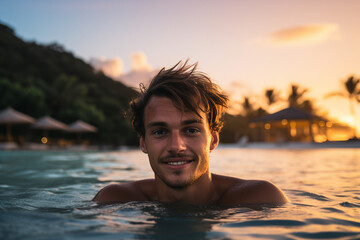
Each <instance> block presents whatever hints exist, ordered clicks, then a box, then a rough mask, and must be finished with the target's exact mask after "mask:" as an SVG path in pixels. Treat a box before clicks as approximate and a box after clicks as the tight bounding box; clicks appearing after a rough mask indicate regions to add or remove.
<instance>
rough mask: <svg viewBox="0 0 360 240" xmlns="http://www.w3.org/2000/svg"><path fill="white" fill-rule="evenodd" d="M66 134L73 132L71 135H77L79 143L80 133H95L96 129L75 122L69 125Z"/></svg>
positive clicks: (78, 121) (80, 122) (83, 123)
mask: <svg viewBox="0 0 360 240" xmlns="http://www.w3.org/2000/svg"><path fill="white" fill-rule="evenodd" d="M67 131H68V132H73V133H77V135H78V140H79V142H80V140H81V133H85V132H97V128H96V127H94V126H92V125H90V124H88V123H86V122H83V121H81V120H77V121H76V122H73V123H72V124H70V125H69V126H68V130H67Z"/></svg>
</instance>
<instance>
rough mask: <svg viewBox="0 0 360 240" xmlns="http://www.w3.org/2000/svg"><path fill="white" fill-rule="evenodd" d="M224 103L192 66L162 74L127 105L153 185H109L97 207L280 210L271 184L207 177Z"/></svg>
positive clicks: (279, 193)
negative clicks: (143, 204) (133, 204)
mask: <svg viewBox="0 0 360 240" xmlns="http://www.w3.org/2000/svg"><path fill="white" fill-rule="evenodd" d="M227 103H228V98H227V96H226V95H224V94H222V93H221V92H220V89H219V87H218V86H217V85H215V84H214V83H212V82H211V80H210V79H209V77H208V76H206V75H205V74H203V73H201V72H198V71H196V64H194V65H190V66H189V65H187V62H185V64H183V65H181V64H180V63H178V64H177V65H175V66H174V67H173V68H171V69H168V70H166V69H165V68H163V69H162V70H161V71H160V72H159V73H158V74H157V76H155V77H154V78H153V80H152V81H151V83H150V85H149V87H148V88H147V89H145V87H144V86H141V93H140V96H139V97H138V98H137V99H135V100H134V101H132V102H131V103H130V110H131V118H132V125H133V127H134V128H135V130H136V131H137V132H138V134H139V136H140V148H141V150H142V151H143V152H144V153H146V154H148V157H149V161H150V165H151V168H152V170H153V171H154V174H155V178H154V179H146V180H140V181H135V182H131V183H125V184H112V185H109V186H106V187H105V188H103V189H102V190H101V191H99V193H98V194H97V195H96V196H95V197H94V199H93V200H94V201H96V202H98V203H124V202H129V201H158V202H181V203H188V204H197V205H235V204H282V203H286V202H287V198H286V196H285V195H284V194H283V193H282V191H281V190H280V189H279V188H277V187H276V186H274V185H273V184H272V183H270V182H267V181H262V180H244V179H238V178H233V177H228V176H221V175H217V174H213V173H211V172H210V167H209V165H210V163H209V159H210V152H211V151H212V150H214V149H215V148H216V147H217V145H218V143H219V131H220V129H221V127H222V119H221V118H222V115H223V113H224V111H225V110H226V107H227Z"/></svg>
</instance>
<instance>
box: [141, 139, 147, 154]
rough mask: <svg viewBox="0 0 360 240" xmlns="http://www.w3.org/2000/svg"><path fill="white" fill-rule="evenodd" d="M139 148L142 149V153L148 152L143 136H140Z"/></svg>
mask: <svg viewBox="0 0 360 240" xmlns="http://www.w3.org/2000/svg"><path fill="white" fill-rule="evenodd" d="M140 149H141V151H143V153H148V151H147V148H146V144H145V140H144V137H140Z"/></svg>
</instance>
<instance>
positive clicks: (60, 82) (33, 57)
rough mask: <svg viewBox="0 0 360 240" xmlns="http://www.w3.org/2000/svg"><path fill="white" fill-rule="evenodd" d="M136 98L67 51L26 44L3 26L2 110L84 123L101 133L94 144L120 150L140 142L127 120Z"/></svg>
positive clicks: (0, 45) (0, 30) (0, 27)
mask: <svg viewBox="0 0 360 240" xmlns="http://www.w3.org/2000/svg"><path fill="white" fill-rule="evenodd" d="M135 95H136V91H134V90H133V89H131V88H128V87H126V86H125V85H123V84H122V83H120V82H117V81H114V80H113V79H111V78H108V77H107V76H105V75H104V74H102V73H101V72H100V73H98V72H95V71H94V69H93V68H92V67H91V66H90V65H89V64H87V63H85V62H84V61H83V60H81V59H79V58H76V57H75V56H74V55H73V54H72V53H70V52H67V51H65V50H64V48H63V47H62V46H60V45H58V44H56V43H54V44H50V45H41V44H37V43H35V42H26V41H23V40H22V39H20V38H19V37H17V36H16V35H15V33H14V30H13V29H11V28H10V27H8V26H6V25H4V24H0V109H5V108H6V107H8V106H12V107H13V108H14V109H16V110H18V111H21V112H24V113H26V114H28V115H30V116H32V117H34V118H39V117H42V116H44V115H50V116H51V117H53V118H55V119H58V120H60V121H62V122H64V123H66V124H69V123H71V122H74V121H76V120H78V119H81V120H83V121H85V122H88V123H90V124H92V125H94V126H96V127H97V128H98V133H96V134H93V135H92V142H94V143H97V144H111V145H114V146H117V145H120V144H136V142H137V140H136V134H135V133H134V131H133V130H131V128H130V126H129V123H128V121H127V120H126V119H125V117H124V112H125V111H126V110H127V106H128V102H129V100H130V99H131V98H133V97H134V96H135Z"/></svg>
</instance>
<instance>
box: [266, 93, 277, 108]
mask: <svg viewBox="0 0 360 240" xmlns="http://www.w3.org/2000/svg"><path fill="white" fill-rule="evenodd" d="M265 98H266V103H267V109H268V110H269V108H270V107H271V106H272V105H273V104H274V103H276V102H278V101H279V100H280V96H279V92H277V91H275V89H273V88H270V89H266V90H265Z"/></svg>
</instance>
